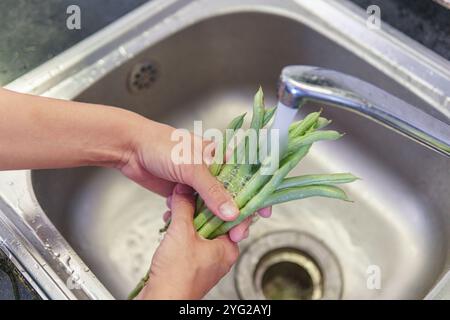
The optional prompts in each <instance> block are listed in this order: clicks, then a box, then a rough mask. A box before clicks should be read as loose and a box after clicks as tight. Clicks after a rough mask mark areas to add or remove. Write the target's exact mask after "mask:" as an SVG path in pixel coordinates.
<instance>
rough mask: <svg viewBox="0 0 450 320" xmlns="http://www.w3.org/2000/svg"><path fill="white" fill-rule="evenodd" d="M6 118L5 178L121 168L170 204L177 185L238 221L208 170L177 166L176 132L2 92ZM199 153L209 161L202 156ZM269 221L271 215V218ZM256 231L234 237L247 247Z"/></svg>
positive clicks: (0, 131)
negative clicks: (11, 173)
mask: <svg viewBox="0 0 450 320" xmlns="http://www.w3.org/2000/svg"><path fill="white" fill-rule="evenodd" d="M0 115H1V116H0V146H1V148H0V170H18V169H49V168H68V167H79V166H104V167H114V168H118V169H120V170H121V171H122V172H123V173H124V174H125V175H126V176H127V177H129V178H130V179H132V180H134V181H136V182H138V183H139V184H141V185H142V186H144V187H146V188H147V189H149V190H151V191H154V192H157V193H159V194H161V195H163V196H168V195H170V194H171V192H172V189H173V187H174V186H175V183H184V184H187V185H190V186H192V187H193V188H194V189H195V190H196V191H198V192H199V194H200V195H201V197H202V198H203V199H204V200H205V202H206V205H207V206H208V208H209V209H210V210H211V211H212V212H213V213H214V214H216V215H217V216H219V217H220V218H221V219H222V220H225V221H230V220H234V219H235V218H236V217H237V215H238V214H239V210H238V208H236V206H235V204H234V202H233V200H232V198H231V196H230V195H229V194H228V193H227V191H226V190H225V188H224V187H223V186H222V184H221V183H219V182H218V181H217V180H216V178H214V177H213V176H212V175H211V174H210V173H209V170H208V168H207V166H206V164H205V163H202V164H183V165H176V164H174V162H173V161H172V159H171V154H172V148H173V147H174V146H175V145H176V143H175V142H174V141H172V140H171V135H172V132H173V131H174V130H175V129H174V128H172V127H170V126H167V125H164V124H161V123H158V122H154V121H151V120H148V119H147V118H144V117H142V116H140V115H138V114H136V113H134V112H130V111H127V110H124V109H120V108H114V107H108V106H102V105H95V104H90V103H80V102H75V101H63V100H58V99H50V98H44V97H37V96H32V95H27V94H20V93H16V92H12V91H9V90H5V89H2V88H0ZM197 139H200V138H197ZM195 145H198V144H194V146H195ZM200 145H201V144H200ZM193 152H194V153H195V154H197V156H200V159H203V154H202V150H198V149H194V150H193ZM262 215H264V216H268V215H270V210H264V211H263V213H262ZM249 223H250V220H246V221H245V222H243V223H242V224H241V225H239V226H236V227H235V229H233V230H231V231H230V237H231V238H232V239H233V240H234V241H239V240H241V239H242V238H243V237H244V236H245V234H246V232H247V231H246V230H247V228H248V225H249Z"/></svg>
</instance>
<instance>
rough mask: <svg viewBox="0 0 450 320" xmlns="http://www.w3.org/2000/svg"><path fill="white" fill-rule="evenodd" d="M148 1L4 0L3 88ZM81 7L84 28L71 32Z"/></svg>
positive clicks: (0, 30)
mask: <svg viewBox="0 0 450 320" xmlns="http://www.w3.org/2000/svg"><path fill="white" fill-rule="evenodd" d="M147 1H148V0H126V1H122V0H1V1H0V85H5V84H7V83H8V82H10V81H12V80H14V79H16V78H18V77H20V76H21V75H23V74H24V73H26V72H28V71H30V70H31V69H33V68H35V67H37V66H39V65H40V64H42V63H43V62H45V61H47V60H49V59H51V58H52V57H54V56H56V55H57V54H59V53H61V52H62V51H64V50H65V49H67V48H70V47H71V46H73V45H74V44H76V43H77V42H79V41H81V40H83V39H84V38H86V37H88V36H89V35H91V34H93V33H95V32H96V31H98V30H100V29H101V28H103V27H105V26H106V25H108V24H109V23H111V22H112V21H114V20H116V19H117V18H119V17H120V16H122V15H124V14H126V13H128V12H129V11H131V10H133V9H135V8H136V7H138V6H139V5H141V4H143V3H145V2H147ZM70 5H78V6H79V7H80V11H81V29H80V30H69V29H68V28H67V26H66V20H67V18H68V17H69V14H67V13H66V10H67V8H68V6H70Z"/></svg>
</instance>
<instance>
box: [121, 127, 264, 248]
mask: <svg viewBox="0 0 450 320" xmlns="http://www.w3.org/2000/svg"><path fill="white" fill-rule="evenodd" d="M136 129H138V130H137V131H136V132H137V134H135V135H134V140H133V143H132V144H131V148H130V151H129V153H128V154H127V155H126V156H125V161H124V165H123V166H122V167H121V171H122V173H123V174H124V175H125V176H127V177H128V178H130V179H132V180H134V181H135V182H137V183H139V184H141V185H142V186H144V187H145V188H147V189H149V190H152V191H153V192H156V193H158V194H160V195H162V196H165V197H168V196H169V195H170V194H171V193H172V190H173V188H174V186H175V184H176V183H182V184H187V185H189V186H191V187H193V188H194V189H195V190H196V191H197V192H198V193H199V194H200V196H201V197H202V199H203V200H204V201H205V203H206V205H207V207H208V208H209V209H210V210H211V211H212V212H213V213H214V214H215V215H217V216H218V217H219V218H221V219H222V220H224V221H232V220H234V219H236V217H237V216H238V214H239V209H238V208H237V207H236V205H235V203H234V201H233V198H232V197H231V195H230V194H229V193H228V192H227V191H226V189H225V188H224V187H223V185H222V183H220V182H219V181H218V180H217V179H216V178H215V177H214V176H212V175H211V173H210V172H209V169H208V166H207V158H208V155H207V154H206V153H205V152H204V150H205V148H206V147H207V145H208V143H206V142H204V141H203V140H202V139H201V138H200V137H197V136H194V135H192V136H191V138H192V139H191V140H192V144H191V150H192V151H191V152H192V155H191V159H200V160H202V162H201V163H200V164H195V163H190V164H176V162H175V161H174V159H172V150H173V148H174V147H175V146H176V144H177V142H176V141H173V140H172V139H171V137H172V134H173V132H174V130H176V129H175V128H172V127H170V126H167V125H164V124H161V123H157V122H154V121H150V120H147V119H145V121H143V123H141V125H140V126H139V127H138V128H136ZM194 140H197V141H196V142H194ZM169 201H170V199H169ZM259 213H260V215H261V216H263V217H269V216H270V214H271V209H270V208H266V209H263V210H261V211H260V212H259ZM250 223H251V220H250V219H247V220H245V221H244V222H243V223H241V224H240V225H238V226H236V227H234V228H233V229H232V230H230V237H231V239H232V240H233V241H235V242H238V241H241V240H242V239H243V238H245V237H246V236H247V235H248V227H249V225H250Z"/></svg>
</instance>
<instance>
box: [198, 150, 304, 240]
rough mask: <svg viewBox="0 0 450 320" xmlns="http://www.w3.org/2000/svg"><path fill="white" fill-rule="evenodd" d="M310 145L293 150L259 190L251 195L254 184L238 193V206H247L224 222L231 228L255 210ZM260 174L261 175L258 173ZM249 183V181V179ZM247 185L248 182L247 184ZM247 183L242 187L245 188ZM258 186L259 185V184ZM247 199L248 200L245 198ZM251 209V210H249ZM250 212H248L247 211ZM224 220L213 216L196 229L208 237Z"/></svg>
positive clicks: (236, 200) (236, 199)
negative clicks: (237, 215) (236, 215)
mask: <svg viewBox="0 0 450 320" xmlns="http://www.w3.org/2000/svg"><path fill="white" fill-rule="evenodd" d="M310 147H311V145H306V146H303V147H301V148H300V149H299V150H297V151H296V152H294V153H293V154H292V155H290V156H289V157H288V158H287V159H286V161H285V163H284V164H283V165H282V166H281V167H280V168H279V169H278V170H276V171H275V173H274V174H273V176H271V177H270V180H269V181H268V182H267V183H266V184H265V185H264V186H263V187H262V188H261V190H259V192H258V193H257V194H256V195H254V196H253V197H252V195H253V194H254V193H255V191H254V190H258V189H259V188H258V186H255V188H254V189H253V190H248V189H247V190H243V191H245V193H243V192H242V191H241V192H240V193H238V195H237V196H236V198H235V202H236V204H237V206H238V207H239V208H241V207H242V206H244V205H245V207H244V209H245V208H247V207H248V208H247V209H246V210H245V211H244V212H245V213H244V212H243V211H242V210H241V213H240V215H239V217H238V218H237V219H235V220H234V221H231V222H226V223H225V224H226V225H227V226H228V227H229V228H230V229H231V228H232V227H233V226H235V225H237V224H239V223H241V222H242V221H243V220H244V219H245V218H247V217H248V216H249V215H250V214H251V213H252V212H255V211H256V210H254V208H257V207H258V206H259V204H260V203H262V202H263V201H264V199H265V198H266V197H267V196H269V195H270V194H272V193H273V192H274V191H275V190H276V188H277V187H278V185H279V184H280V183H281V181H282V180H283V179H284V177H285V176H286V175H287V174H288V173H289V171H291V170H292V169H293V168H294V167H295V166H296V165H297V164H298V163H299V162H300V160H301V159H303V157H305V156H306V154H307V153H308V151H309V148H310ZM260 176H262V175H260ZM249 183H250V181H249ZM247 185H248V184H247ZM247 185H246V186H245V187H244V188H246V187H247ZM259 187H260V186H259ZM247 199H248V202H247V203H245V202H246V200H247ZM251 210H253V211H252V212H250V211H251ZM249 212H250V213H249ZM223 223H224V222H223V221H222V220H221V219H220V218H218V217H214V218H212V219H211V220H210V221H208V223H206V224H204V225H203V226H202V227H201V228H200V230H199V231H198V232H199V234H200V235H201V236H203V237H204V238H208V237H209V236H210V235H211V234H212V233H213V232H214V231H215V230H216V229H217V228H218V227H220V226H221V225H222V224H223Z"/></svg>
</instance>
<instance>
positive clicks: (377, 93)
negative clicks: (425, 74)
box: [278, 66, 450, 157]
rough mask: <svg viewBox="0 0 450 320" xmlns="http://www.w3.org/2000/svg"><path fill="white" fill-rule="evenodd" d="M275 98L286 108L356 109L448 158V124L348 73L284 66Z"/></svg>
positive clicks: (449, 130)
mask: <svg viewBox="0 0 450 320" xmlns="http://www.w3.org/2000/svg"><path fill="white" fill-rule="evenodd" d="M278 99H279V101H280V102H281V103H282V104H284V105H285V106H288V107H290V108H299V107H300V106H301V105H302V104H303V103H305V102H306V101H316V102H322V103H326V104H329V105H333V106H337V107H340V108H343V109H346V110H348V111H353V112H356V113H358V114H360V115H362V116H365V117H367V118H369V119H371V120H374V121H376V122H379V123H381V124H383V125H384V126H386V127H388V128H390V129H392V130H394V131H397V132H399V133H401V134H403V135H405V136H407V137H409V138H411V139H413V140H414V141H416V142H418V143H421V144H423V145H425V146H427V147H428V148H431V149H432V150H434V151H436V152H439V153H441V154H443V155H446V156H447V157H450V126H449V125H448V124H446V123H444V122H442V121H440V120H438V119H436V118H434V117H432V116H430V115H428V114H427V113H425V112H423V111H421V110H419V109H418V108H416V107H414V106H412V105H410V104H408V103H406V102H405V101H403V100H400V99H399V98H397V97H395V96H393V95H391V94H389V93H387V92H385V91H384V90H382V89H380V88H378V87H375V86H373V85H371V84H369V83H367V82H365V81H362V80H360V79H357V78H354V77H352V76H349V75H346V74H343V73H340V72H337V71H334V70H327V69H322V68H318V67H313V66H287V67H285V68H284V69H283V71H282V73H281V76H280V82H279V87H278Z"/></svg>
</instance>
